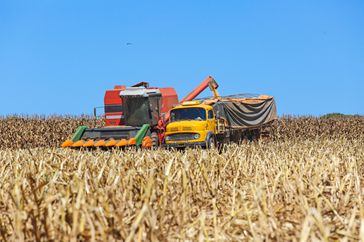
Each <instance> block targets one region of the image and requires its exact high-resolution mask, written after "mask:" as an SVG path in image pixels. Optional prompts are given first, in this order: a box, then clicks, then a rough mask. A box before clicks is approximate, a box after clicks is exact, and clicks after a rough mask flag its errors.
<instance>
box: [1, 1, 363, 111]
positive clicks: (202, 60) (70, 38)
mask: <svg viewBox="0 0 364 242" xmlns="http://www.w3.org/2000/svg"><path fill="white" fill-rule="evenodd" d="M128 43H130V44H128ZM207 75H212V76H214V77H215V79H216V80H217V81H218V82H219V84H220V94H222V95H229V94H234V93H258V94H260V93H262V94H269V95H273V96H275V97H276V101H277V106H278V111H279V114H281V115H282V114H293V115H307V114H308V115H321V114H325V113H329V112H342V113H346V114H364V1H363V0H348V1H343V0H341V1H335V0H327V1H324V0H323V1H318V0H313V1H310V0H304V1H290V0H287V1H279V0H274V1H273V0H272V1H252V0H250V1H243V0H240V1H196V0H195V1H186V0H184V1H157V0H156V1H122V0H119V1H91V0H87V1H78V0H77V1H76V0H32V1H28V0H24V1H18V0H0V83H1V89H0V90H1V95H0V102H1V105H0V107H1V108H0V115H8V114H91V113H92V108H93V107H94V106H100V105H102V104H103V95H104V91H105V90H106V89H108V88H112V87H113V86H114V85H115V84H125V85H131V84H134V83H136V82H139V81H149V82H150V83H151V84H152V85H153V86H160V87H165V86H173V87H175V88H176V90H177V92H178V93H179V95H180V98H182V97H183V96H184V95H185V94H187V93H188V92H189V91H190V90H192V88H193V87H195V86H196V85H197V84H198V83H199V82H201V81H202V80H203V79H204V78H205V77H206V76H207ZM208 95H209V93H208V92H204V94H203V96H208Z"/></svg>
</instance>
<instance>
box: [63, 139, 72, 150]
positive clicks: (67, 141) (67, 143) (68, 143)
mask: <svg viewBox="0 0 364 242" xmlns="http://www.w3.org/2000/svg"><path fill="white" fill-rule="evenodd" d="M72 145H73V141H72V140H70V139H68V140H66V141H65V142H63V144H62V146H61V147H62V148H66V147H71V146H72Z"/></svg>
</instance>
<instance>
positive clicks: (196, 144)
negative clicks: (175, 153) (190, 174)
mask: <svg viewBox="0 0 364 242" xmlns="http://www.w3.org/2000/svg"><path fill="white" fill-rule="evenodd" d="M163 147H165V148H167V149H172V148H187V147H193V148H195V147H202V148H205V147H206V142H193V143H176V144H164V145H163Z"/></svg>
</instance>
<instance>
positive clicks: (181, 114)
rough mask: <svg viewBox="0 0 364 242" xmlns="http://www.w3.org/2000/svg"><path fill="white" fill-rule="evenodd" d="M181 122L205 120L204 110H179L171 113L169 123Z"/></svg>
mask: <svg viewBox="0 0 364 242" xmlns="http://www.w3.org/2000/svg"><path fill="white" fill-rule="evenodd" d="M181 120H197V121H202V120H206V110H205V109H203V108H181V109H174V110H172V111H171V122H176V121H181Z"/></svg>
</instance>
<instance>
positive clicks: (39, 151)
mask: <svg viewBox="0 0 364 242" xmlns="http://www.w3.org/2000/svg"><path fill="white" fill-rule="evenodd" d="M56 120H59V118H56ZM66 120H67V121H64V122H63V123H62V121H59V123H57V125H53V124H52V122H51V121H48V120H45V122H42V121H39V120H32V119H26V120H25V121H24V120H22V121H19V120H17V119H16V118H14V119H13V120H9V119H3V120H1V125H0V129H1V132H2V134H3V135H2V137H1V143H0V144H1V145H0V146H1V150H0V238H1V239H0V240H43V241H48V240H66V241H67V240H70V239H76V240H105V241H112V240H122V241H134V240H140V241H145V240H149V241H158V240H171V241H174V240H190V241H196V240H202V241H203V240H210V241H224V240H227V241H241V240H242V241H247V240H275V241H298V240H301V241H312V240H326V241H331V240H336V239H341V240H348V241H350V240H358V239H359V238H364V203H363V195H364V190H363V186H364V178H363V175H362V174H363V173H364V120H363V118H360V117H357V118H354V117H353V118H337V119H318V118H317V119H316V118H288V117H287V118H283V119H280V120H279V121H278V122H277V123H276V124H275V128H274V129H273V130H272V131H271V133H270V134H269V137H267V138H264V139H261V140H260V141H258V142H252V143H243V144H241V145H240V146H238V145H230V146H228V147H227V149H226V151H225V152H223V153H221V154H219V153H218V152H217V151H215V150H211V151H206V150H200V149H196V150H186V151H185V152H175V151H166V150H156V151H149V150H138V151H136V150H130V151H127V152H126V151H120V150H111V151H99V150H93V151H85V150H79V151H78V150H69V149H66V150H64V149H59V148H55V147H56V146H57V145H58V142H59V140H57V139H64V138H66V137H67V135H69V133H66V130H69V132H71V133H72V132H73V129H74V127H69V126H72V125H75V126H77V125H79V124H80V123H87V122H89V120H88V119H81V120H76V121H74V120H69V119H66ZM43 121H44V120H43ZM67 122H68V123H67ZM44 123H46V124H47V125H48V126H47V125H44ZM22 124H23V125H22ZM36 124H37V125H36ZM12 125H15V126H12ZM42 125H43V126H42ZM33 126H36V127H33ZM19 127H21V128H20V130H21V131H20V134H19V137H22V138H19V139H18V138H14V139H13V140H12V141H13V142H11V137H14V135H12V133H13V132H14V131H19ZM26 127H33V132H32V133H31V134H29V132H27V131H26V130H25V129H26ZM55 127H56V128H55ZM10 131H11V132H10ZM44 131H47V132H50V133H52V135H51V134H50V135H49V136H46V138H44V139H43V141H38V140H37V139H33V138H32V135H37V137H42V136H38V135H39V134H40V133H42V132H44ZM4 136H6V137H7V138H4ZM9 137H10V138H9ZM15 137H18V136H15ZM9 140H10V141H9ZM34 140H35V141H34ZM15 141H16V142H15ZM24 141H28V142H24ZM32 142H34V143H32ZM46 145H49V146H51V147H44V146H46ZM19 147H22V148H23V149H18V148H19ZM32 147H37V148H32Z"/></svg>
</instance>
